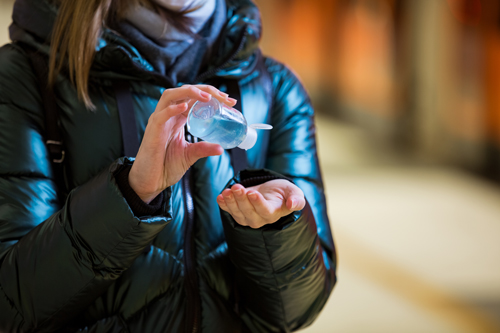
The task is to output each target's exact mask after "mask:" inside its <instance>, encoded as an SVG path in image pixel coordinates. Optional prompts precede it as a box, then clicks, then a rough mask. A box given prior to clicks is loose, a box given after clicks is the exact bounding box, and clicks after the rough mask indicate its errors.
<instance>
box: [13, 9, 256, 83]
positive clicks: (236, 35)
mask: <svg viewBox="0 0 500 333" xmlns="http://www.w3.org/2000/svg"><path fill="white" fill-rule="evenodd" d="M226 9H227V23H226V25H225V27H224V28H223V29H222V32H221V34H220V37H219V39H218V41H217V42H216V44H215V47H214V51H213V52H212V59H211V61H209V63H210V64H212V65H211V66H210V67H209V68H207V71H206V72H205V73H204V74H203V75H202V76H203V77H201V79H203V80H206V79H208V78H210V77H215V76H219V77H227V78H234V79H238V78H241V77H244V76H246V75H248V74H249V73H250V72H251V71H252V70H253V69H254V68H255V66H256V61H257V57H258V56H257V55H258V43H259V40H260V37H261V19H260V13H259V10H258V8H257V7H256V6H255V4H254V3H253V2H252V1H251V0H226ZM56 16H57V7H55V6H54V5H53V4H51V3H49V2H48V1H47V0H42V1H40V0H16V2H15V4H14V11H13V15H12V19H13V23H12V24H11V26H10V27H9V33H10V37H11V39H12V41H14V42H16V41H17V42H24V43H26V44H29V45H31V46H34V47H36V48H38V49H39V50H40V51H41V52H44V53H47V54H48V52H49V46H48V44H49V42H50V34H51V30H52V27H53V25H54V22H55V18H56ZM96 48H97V54H96V57H95V59H94V64H93V67H92V71H91V76H94V77H109V78H115V77H124V78H127V77H128V78H130V79H141V80H144V79H146V80H149V81H153V82H156V83H158V84H160V85H162V86H171V85H172V83H171V82H170V80H168V78H163V79H161V78H160V77H159V76H158V75H157V73H154V69H153V66H151V64H149V63H148V62H147V61H146V59H144V57H143V56H142V55H141V54H140V53H139V52H138V51H137V49H136V48H135V47H133V46H132V45H131V44H130V43H128V42H127V41H126V40H125V39H124V38H122V37H121V36H119V35H118V34H117V33H116V32H114V31H112V30H110V29H105V30H104V31H103V34H102V36H101V39H100V41H99V43H98V45H97V46H96Z"/></svg>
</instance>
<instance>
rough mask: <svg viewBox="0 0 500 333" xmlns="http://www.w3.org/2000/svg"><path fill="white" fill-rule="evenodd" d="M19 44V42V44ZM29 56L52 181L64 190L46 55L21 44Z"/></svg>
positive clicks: (60, 146) (62, 154)
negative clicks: (36, 83)
mask: <svg viewBox="0 0 500 333" xmlns="http://www.w3.org/2000/svg"><path fill="white" fill-rule="evenodd" d="M20 45H21V44H20ZM22 47H23V49H24V50H25V51H26V53H27V54H28V56H29V59H30V61H31V65H32V66H33V69H34V70H35V75H36V77H37V79H38V81H39V84H40V93H41V97H42V103H43V110H44V115H45V117H44V118H45V144H46V145H47V149H48V151H49V157H50V160H51V162H52V170H53V173H54V181H55V183H56V185H57V187H58V189H59V191H65V190H66V186H65V182H64V170H63V161H64V157H65V151H64V144H63V139H62V135H61V130H60V128H59V123H58V120H59V111H58V108H57V103H56V97H55V95H54V91H53V89H51V88H50V87H49V67H48V62H47V59H46V57H44V56H43V55H41V54H40V53H39V52H37V51H35V50H33V49H31V48H29V47H27V46H22Z"/></svg>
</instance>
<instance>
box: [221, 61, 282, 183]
mask: <svg viewBox="0 0 500 333" xmlns="http://www.w3.org/2000/svg"><path fill="white" fill-rule="evenodd" d="M257 61H258V63H257V67H256V70H258V71H260V75H261V80H262V81H261V84H262V87H263V89H264V92H265V94H266V99H267V104H268V107H269V110H268V113H267V123H268V124H270V123H271V112H272V109H273V91H272V88H273V87H272V77H271V74H270V73H269V71H268V70H267V68H266V65H265V63H264V56H263V55H262V54H261V53H260V54H259V55H258V60H257ZM227 93H228V94H229V95H230V96H232V97H233V98H235V99H237V100H238V102H237V103H236V105H235V106H234V108H235V109H236V110H240V112H243V106H242V104H241V90H240V86H239V81H238V80H228V81H227ZM229 155H230V157H231V165H232V167H233V170H234V174H235V175H236V174H237V173H238V172H240V171H241V170H244V169H246V168H247V167H248V157H247V152H246V150H244V149H240V148H233V149H230V150H229Z"/></svg>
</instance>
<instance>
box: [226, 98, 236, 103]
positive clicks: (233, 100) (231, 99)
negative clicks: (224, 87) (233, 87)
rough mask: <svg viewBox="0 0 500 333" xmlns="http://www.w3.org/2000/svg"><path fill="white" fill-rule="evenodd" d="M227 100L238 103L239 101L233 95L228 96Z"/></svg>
mask: <svg viewBox="0 0 500 333" xmlns="http://www.w3.org/2000/svg"><path fill="white" fill-rule="evenodd" d="M227 100H228V101H229V102H231V103H236V102H238V101H237V100H236V99H234V98H231V97H228V98H227Z"/></svg>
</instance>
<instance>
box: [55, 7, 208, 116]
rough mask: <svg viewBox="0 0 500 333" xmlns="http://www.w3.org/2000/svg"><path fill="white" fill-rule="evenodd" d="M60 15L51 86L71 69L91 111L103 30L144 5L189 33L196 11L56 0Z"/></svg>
mask: <svg viewBox="0 0 500 333" xmlns="http://www.w3.org/2000/svg"><path fill="white" fill-rule="evenodd" d="M56 3H58V4H59V12H58V15H57V18H56V21H55V24H54V28H53V30H52V40H51V51H50V59H49V86H53V85H54V83H55V80H56V77H57V75H58V74H59V72H60V71H61V69H62V68H63V66H66V67H67V71H68V74H69V78H70V80H71V82H72V83H73V85H74V86H75V87H76V90H77V93H78V98H79V99H80V100H81V101H83V103H84V104H85V106H86V107H87V108H88V109H91V110H93V109H95V106H94V104H93V103H92V101H91V99H90V96H89V87H88V84H89V73H90V68H91V66H92V61H93V59H94V55H95V52H96V51H95V49H96V45H97V42H98V40H99V37H100V35H101V32H102V30H103V27H104V26H105V25H106V24H108V23H109V22H110V21H111V20H121V19H123V17H124V16H125V13H126V12H127V10H129V9H130V8H133V6H137V5H142V6H146V7H148V8H151V9H153V10H156V11H157V12H158V13H159V14H160V15H162V16H163V17H164V18H165V19H167V20H168V21H169V22H171V23H172V24H173V25H174V26H176V28H177V29H180V30H182V31H186V32H187V31H189V24H190V20H189V19H188V18H186V17H185V16H184V15H185V14H186V13H188V12H191V11H193V10H195V9H197V8H199V6H196V7H195V8H186V9H184V10H182V11H181V12H173V11H170V10H168V9H165V8H163V7H160V6H158V5H156V4H155V3H154V2H152V1H151V0H56Z"/></svg>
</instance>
